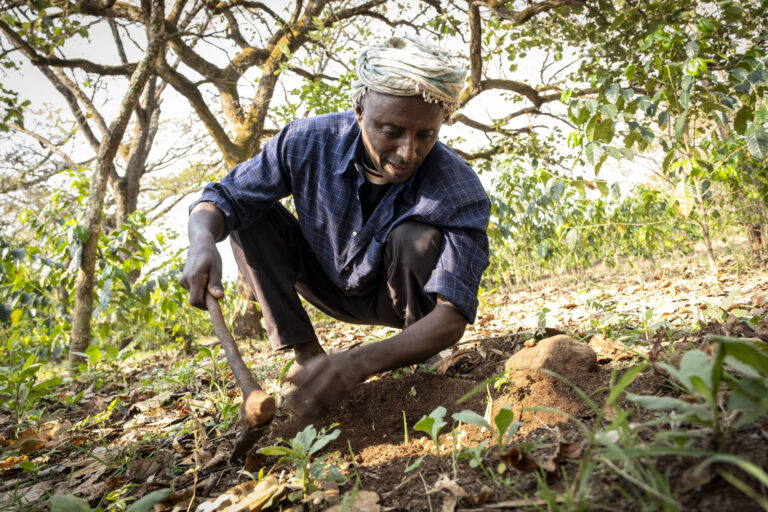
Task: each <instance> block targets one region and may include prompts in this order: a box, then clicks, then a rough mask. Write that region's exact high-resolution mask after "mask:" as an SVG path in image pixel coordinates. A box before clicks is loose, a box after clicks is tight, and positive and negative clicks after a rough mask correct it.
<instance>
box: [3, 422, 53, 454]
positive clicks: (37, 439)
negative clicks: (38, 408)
mask: <svg viewBox="0 0 768 512" xmlns="http://www.w3.org/2000/svg"><path fill="white" fill-rule="evenodd" d="M11 446H13V448H15V449H17V450H19V451H21V453H32V452H34V451H36V450H39V449H41V448H42V447H43V446H45V439H42V438H41V436H40V434H38V432H37V430H35V429H34V428H33V427H29V428H28V429H27V430H25V431H24V432H22V433H21V434H19V437H18V438H17V439H16V441H15V442H14V443H13V445H11Z"/></svg>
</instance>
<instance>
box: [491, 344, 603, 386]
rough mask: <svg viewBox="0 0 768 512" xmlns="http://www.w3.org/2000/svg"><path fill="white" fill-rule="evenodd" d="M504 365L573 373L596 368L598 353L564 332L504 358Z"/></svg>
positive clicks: (561, 373) (564, 374) (530, 369)
mask: <svg viewBox="0 0 768 512" xmlns="http://www.w3.org/2000/svg"><path fill="white" fill-rule="evenodd" d="M504 366H505V367H506V368H513V369H517V370H529V371H536V370H540V369H545V370H549V371H552V372H555V373H557V374H559V375H562V376H564V377H569V378H571V377H575V376H578V375H580V374H582V373H584V372H587V371H595V370H596V369H597V355H596V354H595V351H594V350H593V349H592V348H591V347H590V346H589V345H584V344H582V343H579V342H578V341H576V340H574V339H573V338H571V337H569V336H566V335H564V334H561V335H558V336H552V337H551V338H547V339H544V340H541V341H540V342H539V343H538V344H537V345H536V346H535V347H526V348H524V349H522V350H520V351H519V352H517V353H516V354H515V355H513V356H512V357H510V358H509V359H507V362H506V363H505V364H504Z"/></svg>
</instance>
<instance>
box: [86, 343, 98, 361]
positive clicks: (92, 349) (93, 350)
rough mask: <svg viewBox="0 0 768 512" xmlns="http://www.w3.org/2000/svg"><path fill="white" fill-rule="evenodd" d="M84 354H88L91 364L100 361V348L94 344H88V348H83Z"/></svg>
mask: <svg viewBox="0 0 768 512" xmlns="http://www.w3.org/2000/svg"><path fill="white" fill-rule="evenodd" d="M85 355H86V356H88V360H89V361H90V362H91V364H94V365H95V364H97V363H98V362H99V361H101V349H100V348H99V347H97V346H96V345H88V348H86V349H85Z"/></svg>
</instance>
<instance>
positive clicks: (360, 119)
mask: <svg viewBox="0 0 768 512" xmlns="http://www.w3.org/2000/svg"><path fill="white" fill-rule="evenodd" d="M355 117H357V123H358V124H361V125H362V124H363V102H362V101H358V102H357V103H356V104H355Z"/></svg>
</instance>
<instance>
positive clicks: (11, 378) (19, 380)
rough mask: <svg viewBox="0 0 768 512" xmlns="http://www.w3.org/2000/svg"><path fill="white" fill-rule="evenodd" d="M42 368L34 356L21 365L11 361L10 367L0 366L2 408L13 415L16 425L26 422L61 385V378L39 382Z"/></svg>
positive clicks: (0, 400) (0, 405)
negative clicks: (38, 406) (29, 414)
mask: <svg viewBox="0 0 768 512" xmlns="http://www.w3.org/2000/svg"><path fill="white" fill-rule="evenodd" d="M41 366H42V364H41V363H39V362H38V360H37V356H36V355H34V354H32V355H30V356H29V357H27V358H26V359H25V360H24V362H23V363H21V364H18V363H15V362H14V361H11V364H9V365H8V366H0V407H2V408H3V409H6V410H8V411H10V412H11V413H12V414H13V419H14V423H15V424H16V425H19V424H20V423H21V422H22V421H24V419H25V417H26V416H27V414H28V413H29V412H30V411H31V410H32V409H33V408H34V407H35V406H36V405H37V404H38V403H39V402H40V400H41V399H42V398H44V397H45V396H47V395H49V394H50V393H51V390H52V389H53V388H55V387H57V386H59V385H60V384H61V377H51V378H49V379H46V380H43V381H41V382H37V378H36V374H37V372H38V371H39V370H40V368H41Z"/></svg>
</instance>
